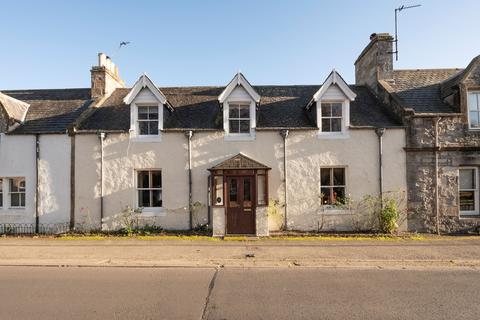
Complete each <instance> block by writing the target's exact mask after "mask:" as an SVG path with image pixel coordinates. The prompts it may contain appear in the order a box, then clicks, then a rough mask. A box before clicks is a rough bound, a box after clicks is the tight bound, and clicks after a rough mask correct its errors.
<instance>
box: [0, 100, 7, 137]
mask: <svg viewBox="0 0 480 320" xmlns="http://www.w3.org/2000/svg"><path fill="white" fill-rule="evenodd" d="M7 119H8V118H7V115H6V114H5V112H4V110H3V107H2V106H0V133H2V132H7V128H8V125H7V124H8V122H7V121H8V120H7Z"/></svg>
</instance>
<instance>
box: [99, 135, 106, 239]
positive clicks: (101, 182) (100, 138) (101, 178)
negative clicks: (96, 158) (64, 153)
mask: <svg viewBox="0 0 480 320" xmlns="http://www.w3.org/2000/svg"><path fill="white" fill-rule="evenodd" d="M105 137H106V134H105V132H100V133H99V134H98V139H99V140H100V230H103V216H104V213H103V210H104V209H103V206H104V203H103V202H104V199H103V198H104V193H103V189H104V188H103V180H104V177H103V165H104V163H103V155H104V153H103V147H104V141H105Z"/></svg>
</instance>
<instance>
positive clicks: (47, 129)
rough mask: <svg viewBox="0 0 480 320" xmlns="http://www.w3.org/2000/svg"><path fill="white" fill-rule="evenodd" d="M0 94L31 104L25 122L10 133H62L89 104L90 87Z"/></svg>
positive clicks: (11, 91) (17, 91)
mask: <svg viewBox="0 0 480 320" xmlns="http://www.w3.org/2000/svg"><path fill="white" fill-rule="evenodd" d="M2 92H3V93H4V94H6V95H8V96H10V97H13V98H15V99H17V100H21V101H24V102H26V103H28V104H29V105H30V107H29V108H28V112H27V115H26V117H25V121H24V123H23V124H21V125H20V126H18V127H17V128H16V129H15V130H13V131H12V132H10V134H36V133H64V132H66V130H67V128H68V126H69V125H70V124H71V123H72V122H73V121H75V119H76V118H77V117H78V116H79V115H80V113H81V112H82V111H84V110H85V109H86V108H87V107H88V106H89V104H90V103H91V100H90V89H89V88H86V89H43V90H5V91H2Z"/></svg>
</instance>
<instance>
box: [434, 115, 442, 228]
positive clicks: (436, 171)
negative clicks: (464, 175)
mask: <svg viewBox="0 0 480 320" xmlns="http://www.w3.org/2000/svg"><path fill="white" fill-rule="evenodd" d="M440 120H441V117H436V118H435V119H434V128H435V148H434V149H435V151H434V152H435V217H436V231H437V234H438V235H440V211H439V210H438V209H439V208H438V152H439V150H440V144H439V142H438V124H439V122H440Z"/></svg>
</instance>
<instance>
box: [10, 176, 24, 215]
mask: <svg viewBox="0 0 480 320" xmlns="http://www.w3.org/2000/svg"><path fill="white" fill-rule="evenodd" d="M9 182H10V186H9V195H10V207H12V208H25V190H26V189H25V178H11V179H9Z"/></svg>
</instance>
